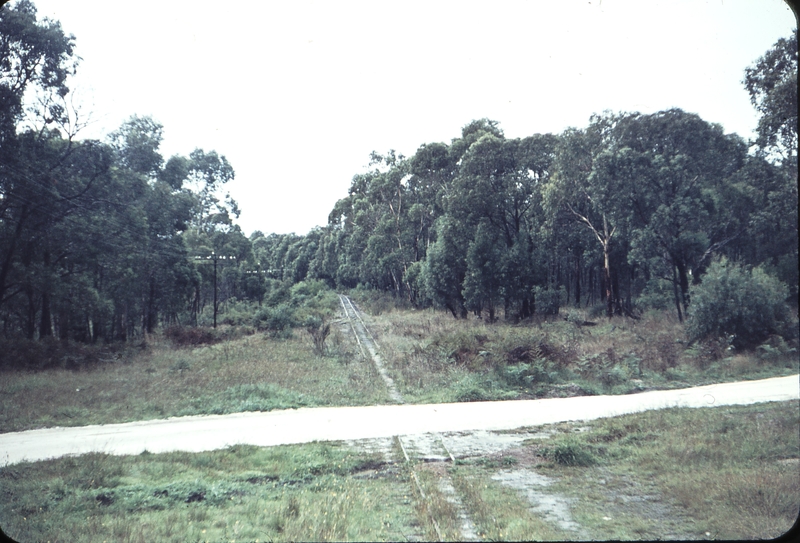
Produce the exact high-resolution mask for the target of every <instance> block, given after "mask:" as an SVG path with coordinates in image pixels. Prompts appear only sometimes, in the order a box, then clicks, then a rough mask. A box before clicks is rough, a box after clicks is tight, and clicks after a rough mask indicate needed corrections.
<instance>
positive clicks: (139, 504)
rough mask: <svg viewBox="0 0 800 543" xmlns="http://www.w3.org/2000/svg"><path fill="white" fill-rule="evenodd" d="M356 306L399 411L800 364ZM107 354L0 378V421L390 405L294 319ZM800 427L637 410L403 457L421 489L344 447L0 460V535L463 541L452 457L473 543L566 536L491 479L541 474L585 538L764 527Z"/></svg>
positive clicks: (626, 331) (784, 487)
mask: <svg viewBox="0 0 800 543" xmlns="http://www.w3.org/2000/svg"><path fill="white" fill-rule="evenodd" d="M356 301H358V300H357V299H356ZM362 308H363V309H365V310H366V313H367V316H366V320H367V324H368V325H369V326H370V328H371V330H372V331H373V333H374V334H375V336H376V337H377V339H378V341H379V343H380V347H381V349H382V354H383V357H384V360H386V361H387V362H388V364H389V370H390V372H392V375H393V377H394V379H395V382H396V383H397V384H398V385H399V387H400V389H401V392H402V394H403V395H404V396H405V397H406V399H407V400H408V401H413V402H421V401H458V400H475V399H495V398H497V399H500V398H529V397H540V396H549V395H572V394H581V393H584V394H585V393H624V392H629V391H635V390H643V389H647V388H667V387H683V386H690V385H694V384H705V383H709V382H719V381H730V380H736V379H747V378H761V377H768V376H772V375H785V374H787V373H796V372H797V365H798V360H797V354H796V352H793V351H791V346H786V345H781V344H780V343H775V344H774V345H766V346H764V347H763V348H762V349H760V350H759V351H756V352H752V353H735V352H731V351H729V350H726V349H725V348H724V346H719V345H713V344H711V345H709V344H707V345H701V346H695V347H692V348H690V349H687V348H685V344H683V343H681V342H682V341H683V336H682V330H681V327H680V325H679V324H678V323H676V322H674V321H673V320H671V319H670V317H669V316H668V315H648V316H646V317H645V318H644V319H642V320H641V321H630V320H626V319H613V320H612V321H605V320H602V319H600V320H598V324H597V325H595V326H585V325H582V324H579V322H580V321H582V320H584V319H585V318H586V316H585V315H575V314H570V315H569V317H570V320H569V321H565V320H561V319H559V320H552V321H540V322H532V323H527V324H524V325H518V326H511V325H507V324H502V323H500V324H492V325H487V324H485V323H483V322H480V321H475V320H470V321H454V320H452V319H451V318H449V317H448V316H447V315H445V314H443V313H433V312H430V311H410V310H394V309H391V308H388V307H384V308H383V310H378V309H377V308H376V304H375V303H374V302H373V303H371V304H370V303H362ZM370 309H372V311H370ZM103 349H104V348H100V350H99V351H98V353H99V354H98V356H96V357H95V358H96V359H97V361H96V362H94V363H91V364H75V363H72V364H71V363H70V361H69V360H66V361H65V362H64V363H63V364H60V365H56V367H51V368H48V369H41V370H37V371H30V370H26V371H4V372H3V375H2V380H0V402H2V405H0V428H2V430H3V431H11V430H19V429H27V428H34V427H41V426H53V425H79V424H88V423H107V422H121V421H127V420H136V419H148V418H160V417H164V416H172V415H181V414H199V413H225V412H234V411H241V410H259V409H273V408H282V407H299V406H303V405H309V406H312V405H353V404H373V403H386V402H388V395H387V394H386V391H385V390H384V388H383V385H382V383H381V381H380V380H379V378H378V377H377V375H376V372H375V370H374V368H373V367H372V365H371V364H370V363H369V362H368V361H366V360H363V359H361V358H360V357H358V356H357V354H356V353H357V348H356V347H355V346H354V345H353V344H352V343H351V339H350V338H349V336H348V335H347V328H346V327H341V328H338V327H334V330H333V333H332V336H331V337H330V338H329V339H328V346H327V354H326V355H325V356H318V355H317V354H315V351H314V345H313V342H312V340H311V338H310V337H309V336H308V334H306V333H305V331H303V330H302V329H296V330H295V332H294V334H293V335H292V337H284V338H276V337H271V336H269V335H264V334H253V335H244V336H240V337H234V338H232V339H229V340H228V341H225V342H222V343H219V344H215V345H199V346H184V347H180V346H177V345H175V344H174V343H172V342H170V341H169V340H167V339H166V338H164V337H161V336H154V337H151V338H148V341H147V344H146V346H145V347H143V348H139V347H134V348H129V349H127V350H118V351H114V352H112V351H104V350H103ZM798 418H799V417H798V404H797V402H786V403H783V404H774V405H762V406H752V407H742V408H738V407H737V408H715V409H702V410H669V411H664V412H656V413H645V414H640V415H630V416H626V417H620V418H616V419H608V420H601V421H594V422H592V423H587V424H585V425H584V426H585V427H587V428H589V430H588V431H585V432H580V433H576V432H575V431H574V430H575V426H574V425H556V426H555V427H553V428H552V429H551V430H552V431H554V432H555V433H556V435H555V436H554V437H553V438H551V439H549V440H543V441H536V442H530V443H528V444H527V445H526V446H525V447H523V448H522V449H517V450H514V451H510V452H508V453H507V454H504V455H496V456H491V457H486V458H482V459H471V460H468V461H466V462H459V463H458V465H456V466H455V467H452V468H445V466H443V465H438V466H436V469H430V468H432V467H433V466H426V465H421V464H420V465H418V466H417V467H416V468H415V469H416V471H417V473H418V475H419V479H420V481H421V483H422V485H423V488H424V489H425V493H426V496H425V497H424V498H423V497H422V496H421V495H419V493H418V492H417V490H416V488H415V485H414V484H413V483H412V482H411V479H410V471H409V467H407V466H404V465H402V464H400V463H399V462H398V464H395V465H381V463H380V462H379V461H378V460H377V459H376V458H374V457H370V456H368V455H364V454H361V453H357V452H355V451H353V450H351V449H349V448H348V447H345V446H343V445H341V444H329V445H320V444H312V445H307V446H287V447H277V448H273V449H257V448H253V447H235V448H232V449H228V450H224V451H216V452H212V453H201V454H188V453H171V454H164V455H139V456H135V457H114V456H107V455H104V454H93V455H86V456H83V457H79V458H65V459H60V460H54V461H51V462H39V463H33V464H21V465H17V466H9V467H4V468H2V469H0V495H2V500H0V526H2V527H3V529H4V530H5V531H6V532H8V533H10V534H11V535H12V536H14V537H17V538H18V539H19V540H20V541H38V540H48V539H49V540H64V541H66V540H69V541H81V540H87V541H89V540H91V541H95V540H99V541H101V540H104V539H108V540H116V541H152V540H163V541H183V540H186V539H187V538H189V539H197V540H209V541H216V540H234V539H235V540H262V541H264V540H270V539H280V540H283V539H286V540H290V539H295V540H297V539H301V540H331V539H333V540H336V539H368V540H381V539H399V538H405V537H407V536H409V537H411V536H418V537H421V538H423V539H435V538H436V537H437V534H436V532H435V530H434V527H433V523H432V521H431V516H432V515H433V516H434V518H437V522H438V526H439V528H440V529H441V532H442V533H443V535H444V536H445V538H446V539H459V537H458V536H457V526H458V522H457V520H456V519H455V517H454V515H455V512H454V508H453V507H452V505H451V504H450V503H449V502H448V501H447V500H446V497H445V496H443V495H442V493H441V491H440V489H438V487H437V486H436V484H435V483H436V480H437V477H436V475H437V471H436V470H441V469H449V470H450V476H451V478H452V480H453V483H454V485H455V486H456V489H457V491H458V492H459V495H460V496H461V498H462V501H463V502H464V503H465V506H466V508H467V509H468V510H469V512H470V515H471V517H472V520H473V523H474V524H475V525H476V529H477V531H478V532H479V534H480V535H481V537H482V538H486V539H573V538H574V537H575V535H574V533H570V532H568V531H565V530H561V529H559V528H558V526H555V525H553V524H552V523H549V522H546V521H545V520H543V518H542V515H541V514H534V513H531V511H530V509H529V508H530V504H529V503H528V502H527V500H526V498H525V497H524V496H523V495H522V494H521V493H519V492H518V491H516V490H514V489H512V488H508V487H506V486H503V485H502V484H500V483H499V482H498V481H496V480H494V479H492V476H493V475H495V474H496V473H497V472H498V471H499V470H504V469H505V470H509V469H519V468H524V469H535V470H536V472H537V473H542V474H545V475H547V476H549V477H551V478H552V479H553V480H554V481H555V482H554V483H553V484H552V485H550V486H548V487H545V488H542V489H540V490H541V491H542V492H551V493H556V494H560V495H563V496H566V497H569V498H572V499H573V500H574V501H572V502H571V506H570V507H571V511H572V514H573V518H574V519H575V521H576V522H578V523H579V524H580V525H581V526H582V528H584V529H585V531H586V533H588V534H590V535H591V537H593V538H600V539H607V538H611V539H617V538H621V539H638V538H652V537H659V536H663V535H665V534H673V535H676V536H680V537H700V538H702V537H704V536H705V534H706V533H708V534H710V535H709V537H719V538H734V539H736V538H746V537H772V536H774V535H778V534H779V533H781V532H782V531H785V530H786V529H787V528H788V526H789V525H791V523H792V522H794V520H795V519H796V517H797V513H798V508H800V505H798V496H799V495H800V488H799V487H800V467H798V463H797V462H798V460H797V459H798V457H799V456H800V454H798V448H800V445H799V444H798V440H799V439H800V438H799V437H798V435H797V427H798V422H800V421H798ZM395 457H396V458H399V457H398V456H397V455H395ZM643 496H645V497H646V498H643ZM653 519H655V520H656V522H654V521H653Z"/></svg>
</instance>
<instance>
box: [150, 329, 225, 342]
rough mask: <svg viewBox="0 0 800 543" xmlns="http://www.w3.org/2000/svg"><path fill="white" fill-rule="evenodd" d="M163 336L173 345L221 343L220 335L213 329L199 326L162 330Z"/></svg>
mask: <svg viewBox="0 0 800 543" xmlns="http://www.w3.org/2000/svg"><path fill="white" fill-rule="evenodd" d="M164 336H165V337H166V338H167V339H169V340H170V341H171V342H172V343H173V344H174V345H176V346H179V347H182V346H185V345H213V344H214V343H219V342H220V341H222V338H221V337H220V334H219V333H218V332H217V331H216V330H214V329H213V328H206V327H201V326H170V327H169V328H166V329H165V330H164Z"/></svg>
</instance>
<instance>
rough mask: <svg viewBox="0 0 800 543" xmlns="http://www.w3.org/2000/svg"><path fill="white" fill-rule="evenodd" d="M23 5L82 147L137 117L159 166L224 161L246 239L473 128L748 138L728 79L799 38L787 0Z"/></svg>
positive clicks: (143, 0)
mask: <svg viewBox="0 0 800 543" xmlns="http://www.w3.org/2000/svg"><path fill="white" fill-rule="evenodd" d="M34 3H35V5H36V6H37V8H38V10H39V17H50V18H53V19H57V20H59V21H61V24H62V26H63V28H64V30H65V32H67V33H72V34H74V35H75V36H76V43H77V53H78V55H80V56H81V57H82V58H83V61H82V63H81V65H80V66H79V73H78V76H77V77H76V78H75V80H74V81H73V84H72V85H71V86H72V88H73V89H75V90H76V92H77V96H78V98H79V99H81V100H82V102H83V104H84V105H83V106H82V113H83V114H84V115H85V114H87V113H90V114H91V118H92V120H93V124H92V125H91V126H89V127H88V128H86V129H85V130H84V131H83V132H82V133H81V134H82V137H85V138H88V137H93V138H102V137H104V136H105V135H106V134H108V133H109V132H111V131H112V130H114V129H116V128H117V127H119V125H120V124H121V123H122V122H123V121H124V120H125V119H127V118H128V117H130V116H131V115H133V114H137V115H150V116H152V117H153V118H154V119H155V120H157V121H158V122H160V123H162V124H163V125H164V143H163V145H162V149H161V150H162V154H163V155H164V157H165V159H166V158H168V157H169V156H171V155H172V154H183V155H188V154H189V153H190V152H191V151H192V150H193V149H195V148H196V147H200V148H203V149H204V150H206V151H210V150H216V151H217V152H218V153H220V154H222V155H225V156H226V157H227V158H228V160H229V161H230V162H231V164H232V165H233V167H234V169H235V171H236V179H235V180H234V181H232V182H231V183H230V184H229V187H228V188H229V190H230V192H231V194H232V196H233V197H234V199H236V200H237V201H238V202H239V205H240V208H241V209H242V215H241V218H240V219H239V221H238V222H239V224H240V225H241V226H242V229H243V230H244V232H245V233H246V234H248V235H249V234H250V233H251V232H253V231H254V230H261V231H263V232H264V233H270V232H277V233H287V232H296V233H299V234H305V233H306V232H308V230H309V229H311V228H312V227H313V226H315V225H324V224H326V222H327V217H328V213H329V212H330V211H331V209H332V208H333V205H334V204H335V202H336V201H337V200H338V199H340V198H343V197H345V196H346V195H347V189H348V187H349V186H350V181H351V180H352V177H353V175H355V174H357V173H361V172H363V171H365V170H366V166H367V163H368V162H369V154H370V152H371V151H372V150H376V151H378V152H379V153H384V152H386V151H388V150H389V149H395V150H397V151H398V152H400V153H403V154H405V155H406V156H411V155H412V154H413V153H414V152H415V151H416V149H417V148H418V147H419V146H420V145H421V144H423V143H431V142H436V141H441V142H445V143H450V140H451V139H453V138H455V137H458V136H459V135H460V133H461V128H462V127H463V126H464V125H466V124H467V123H468V122H469V121H471V120H473V119H479V118H483V117H488V118H490V119H493V120H496V121H499V123H500V127H501V128H502V129H503V130H504V132H505V134H506V137H510V138H516V137H525V136H529V135H532V134H535V133H546V132H554V133H558V132H561V131H562V130H563V129H565V128H566V127H568V126H575V127H584V126H586V125H587V124H588V122H589V116H590V115H591V114H592V113H599V112H601V111H603V110H605V109H610V110H612V111H640V112H643V113H651V112H655V111H659V110H662V109H666V108H670V107H680V108H682V109H684V110H686V111H690V112H694V113H698V114H699V115H700V116H701V117H703V118H704V119H705V120H707V121H710V122H716V123H720V124H722V125H723V127H724V128H725V130H726V132H736V133H738V134H740V135H741V136H743V137H745V138H749V137H751V136H752V130H753V129H754V128H755V126H756V122H757V120H756V115H755V111H754V109H753V107H752V106H751V105H750V102H749V99H748V95H747V93H746V91H745V90H744V88H743V86H742V84H741V81H742V79H743V77H744V69H745V68H746V67H748V66H750V65H751V64H752V63H753V62H754V61H755V60H756V59H758V57H760V56H761V55H763V54H764V53H765V52H766V51H767V50H768V49H769V48H770V47H771V46H772V45H773V44H774V43H775V42H776V41H777V40H778V38H781V37H787V36H788V35H789V34H790V32H791V30H792V29H793V28H795V26H796V19H795V17H794V14H793V13H792V11H791V10H790V9H789V7H788V6H787V5H786V4H785V3H784V2H783V0H709V1H703V0H684V1H677V0H669V1H656V0H650V1H642V0H631V1H622V0H602V1H599V0H592V1H591V2H590V1H587V0H581V1H579V0H558V1H549V0H548V1H544V0H540V1H527V2H525V1H502V0H494V1H489V0H481V1H475V0H462V1H456V0H441V1H435V0H427V1H416V0H395V1H384V2H379V1H369V2H368V1H341V0H328V1H309V0H284V1H281V2H277V1H260V2H252V1H251V2H244V1H241V0H240V1H228V2H210V1H205V0H201V1H197V0H193V1H188V0H138V1H137V2H110V1H108V0H70V1H69V2H66V1H64V0H34Z"/></svg>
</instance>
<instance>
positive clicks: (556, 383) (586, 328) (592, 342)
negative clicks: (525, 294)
mask: <svg viewBox="0 0 800 543" xmlns="http://www.w3.org/2000/svg"><path fill="white" fill-rule="evenodd" d="M370 303H372V304H374V303H376V302H374V301H371V302H370ZM365 306H366V307H370V306H369V305H367V304H365ZM366 321H367V325H368V326H369V327H370V329H371V331H372V333H373V334H374V335H375V337H376V339H377V341H378V343H379V344H380V346H381V349H382V353H383V354H382V356H383V358H384V360H385V361H387V363H388V365H389V369H390V371H391V372H392V377H393V379H394V380H395V383H396V384H397V386H398V387H399V389H400V392H401V394H402V395H403V396H404V398H406V399H407V400H408V401H413V402H458V401H479V400H503V399H524V398H540V397H554V396H556V397H557V396H575V395H587V394H621V393H630V392H639V391H643V390H649V389H662V388H683V387H687V386H694V385H702V384H710V383H714V382H725V381H733V380H740V379H757V378H765V377H771V376H776V375H788V374H790V373H796V372H797V371H798V355H797V340H796V338H795V339H791V340H789V341H786V340H785V339H784V338H783V337H782V336H779V335H772V336H768V337H767V339H766V341H764V342H763V343H761V344H759V345H757V346H756V347H755V348H751V349H737V348H736V347H735V345H732V344H731V343H730V342H728V341H726V340H725V339H724V338H721V339H720V338H717V337H711V338H706V339H703V340H699V341H696V342H695V343H693V344H690V343H689V341H688V339H687V336H686V333H685V330H684V326H683V325H682V324H681V323H679V322H678V320H677V318H676V317H674V316H673V315H672V314H671V313H669V312H667V311H650V312H648V313H646V314H644V315H643V316H642V317H641V318H640V319H629V318H624V317H619V318H612V319H606V318H604V317H600V318H596V317H594V316H593V312H592V310H591V309H589V310H578V309H568V310H566V311H563V312H562V313H561V314H560V315H558V316H555V317H551V318H548V319H535V320H529V321H525V322H522V323H519V324H516V325H512V324H508V323H487V322H485V321H483V320H480V319H466V320H455V319H452V318H449V317H448V316H447V315H446V314H444V313H442V312H434V311H430V310H421V311H420V310H412V309H391V308H388V307H382V308H381V312H380V314H377V315H368V317H367V319H366ZM795 322H796V321H795Z"/></svg>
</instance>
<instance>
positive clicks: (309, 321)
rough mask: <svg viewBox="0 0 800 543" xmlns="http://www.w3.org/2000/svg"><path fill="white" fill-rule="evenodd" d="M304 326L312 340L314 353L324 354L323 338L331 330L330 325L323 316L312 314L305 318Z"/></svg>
mask: <svg viewBox="0 0 800 543" xmlns="http://www.w3.org/2000/svg"><path fill="white" fill-rule="evenodd" d="M304 325H305V328H306V331H307V332H308V334H309V335H310V336H311V340H312V341H313V342H314V353H316V354H317V355H318V356H324V355H325V340H326V339H327V338H328V334H330V332H331V325H330V323H329V322H326V321H325V318H324V317H321V316H318V315H312V316H309V317H307V318H306V320H305V323H304Z"/></svg>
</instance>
